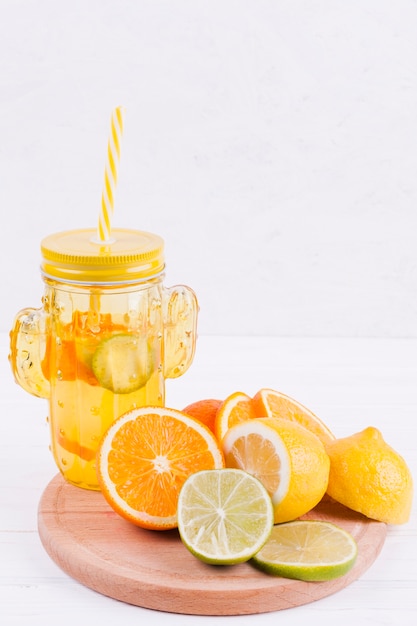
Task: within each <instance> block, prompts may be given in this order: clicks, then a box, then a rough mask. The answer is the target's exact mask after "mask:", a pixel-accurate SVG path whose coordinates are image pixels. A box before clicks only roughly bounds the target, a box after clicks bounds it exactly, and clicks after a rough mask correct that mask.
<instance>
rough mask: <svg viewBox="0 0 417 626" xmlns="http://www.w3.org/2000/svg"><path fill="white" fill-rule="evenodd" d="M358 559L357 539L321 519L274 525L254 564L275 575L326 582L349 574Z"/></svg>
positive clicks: (253, 561)
mask: <svg viewBox="0 0 417 626" xmlns="http://www.w3.org/2000/svg"><path fill="white" fill-rule="evenodd" d="M356 556H357V545H356V542H355V540H354V538H353V537H352V535H350V534H349V533H348V532H346V531H345V530H343V529H342V528H340V527H339V526H336V525H335V524H332V523H330V522H323V521H319V520H296V521H294V522H287V523H284V524H278V525H276V526H274V528H273V530H272V533H271V535H270V537H269V539H268V541H267V542H266V543H265V545H264V546H263V547H262V548H261V549H260V550H259V552H258V553H257V554H255V556H254V557H253V559H252V563H253V564H254V565H255V566H256V567H258V568H259V569H261V570H263V571H264V572H267V573H268V574H273V575H275V576H282V577H284V578H296V579H298V580H306V581H324V580H332V579H333V578H338V577H339V576H343V575H344V574H346V573H347V572H348V571H349V570H350V569H351V568H352V567H353V565H354V563H355V560H356Z"/></svg>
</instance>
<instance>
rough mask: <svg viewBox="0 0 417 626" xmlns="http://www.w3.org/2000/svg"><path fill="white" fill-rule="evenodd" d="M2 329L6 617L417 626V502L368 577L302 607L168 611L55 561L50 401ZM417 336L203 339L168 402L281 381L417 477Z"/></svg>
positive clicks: (1, 586)
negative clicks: (46, 535) (45, 509)
mask: <svg viewBox="0 0 417 626" xmlns="http://www.w3.org/2000/svg"><path fill="white" fill-rule="evenodd" d="M7 354H8V336H7V334H6V333H2V334H0V380H1V387H0V389H1V393H0V407H1V420H0V541H1V550H0V624H1V625H2V626H3V625H4V626H16V625H18V626H26V625H28V626H29V625H30V626H57V625H59V626H64V625H66V624H87V623H93V621H95V620H96V619H99V623H100V626H106V625H109V626H110V625H111V626H114V624H115V623H117V624H123V626H129V625H130V624H132V625H133V624H134V625H136V624H140V623H141V624H144V623H146V624H147V625H149V626H151V625H152V624H158V625H160V626H164V625H165V624H169V625H170V626H171V625H175V624H178V625H181V626H188V625H191V624H192V625H197V626H198V625H200V624H201V626H209V625H210V626H211V625H214V624H218V625H219V626H220V625H221V624H224V625H226V624H227V625H228V626H229V625H232V624H236V623H239V625H240V626H244V625H248V626H252V625H253V626H255V624H256V626H263V625H264V624H281V623H284V622H285V624H286V626H291V625H293V624H300V625H301V624H302V625H304V624H305V623H306V621H310V620H314V623H318V624H321V625H323V626H324V625H326V624H328V625H332V626H334V625H335V624H336V623H337V624H338V626H342V625H344V624H349V626H351V625H352V624H358V626H365V625H366V624H381V625H387V624H393V625H394V624H401V626H407V625H411V624H413V625H414V624H415V623H416V618H417V505H416V503H414V507H413V513H412V518H411V520H410V522H409V523H408V524H406V525H404V526H398V527H389V529H388V535H387V539H386V542H385V544H384V547H383V549H382V552H381V554H380V555H379V557H378V558H377V560H376V561H375V562H374V563H373V565H372V566H371V567H370V568H369V569H368V570H367V571H366V573H365V574H364V575H363V576H362V577H361V578H360V579H359V580H357V581H356V582H354V583H353V584H351V585H350V586H349V587H347V588H346V589H344V590H343V591H340V592H338V593H336V594H334V595H332V596H329V597H327V598H324V599H322V600H319V601H317V602H314V603H312V604H307V605H304V606H302V607H298V608H295V609H289V610H285V611H280V612H275V613H262V614H257V615H247V616H236V617H235V616H232V617H210V616H209V617H197V616H183V615H177V614H174V613H163V612H160V611H152V610H148V609H142V608H139V607H135V606H130V605H127V604H123V603H121V602H118V601H116V600H112V599H111V598H108V597H105V596H102V595H101V594H98V593H96V592H94V591H92V590H90V589H89V588H86V587H84V586H83V585H81V584H79V583H78V582H76V581H75V580H73V579H72V578H70V577H69V576H67V575H66V574H65V573H64V572H62V571H61V570H60V569H59V568H58V566H57V565H56V564H55V563H54V562H53V561H52V560H51V559H50V558H49V556H48V555H47V554H46V552H45V550H44V549H43V547H42V545H41V543H40V540H39V536H38V530H37V507H38V503H39V500H40V497H41V494H42V492H43V490H44V489H45V487H46V485H47V484H48V483H49V481H50V480H51V479H52V478H53V477H54V476H55V475H56V473H57V471H56V469H55V466H54V463H53V461H52V458H51V456H50V453H49V450H48V444H49V435H48V430H47V426H46V421H45V418H46V415H47V406H46V402H45V401H43V400H39V399H37V398H34V397H32V396H30V395H28V394H27V393H25V392H24V391H23V390H22V389H20V387H18V386H17V385H16V384H15V383H14V381H13V378H12V375H11V371H10V368H9V364H8V362H7ZM416 357H417V340H415V339H413V340H407V339H399V340H394V339H390V340H382V339H303V338H299V339H291V338H287V339H281V338H268V337H200V338H199V342H198V349H197V355H196V358H195V361H194V364H193V365H192V367H191V369H190V370H189V372H187V373H186V374H185V375H184V376H183V377H182V378H180V379H177V380H173V381H168V384H167V405H168V406H173V407H175V408H182V407H184V406H185V405H186V404H189V403H190V402H192V401H194V400H197V399H201V398H208V397H217V398H223V397H225V396H226V395H228V394H229V393H231V392H233V391H237V390H241V391H245V392H246V393H248V394H251V395H253V394H254V393H255V392H256V391H257V390H258V389H260V388H261V387H272V388H274V389H277V390H280V391H283V392H285V393H287V394H288V395H291V396H293V397H295V398H296V399H298V400H299V401H300V402H302V403H303V404H305V405H306V406H308V407H309V408H310V409H311V410H312V411H314V412H315V413H316V414H317V415H318V416H319V417H321V418H322V419H323V420H324V421H325V422H326V423H327V424H328V425H329V427H330V428H331V429H332V430H333V432H334V433H335V434H336V436H345V435H348V434H351V433H353V432H356V431H359V430H361V429H362V428H365V427H366V426H368V425H374V426H376V427H378V428H379V429H380V430H381V432H382V434H383V435H384V438H385V439H386V441H387V442H388V443H389V444H390V445H391V446H393V447H394V448H395V449H396V450H397V451H398V452H400V453H401V454H402V456H404V458H405V459H406V461H407V463H408V464H409V466H410V469H411V471H412V473H413V476H414V477H417V359H416Z"/></svg>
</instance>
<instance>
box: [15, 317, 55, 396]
mask: <svg viewBox="0 0 417 626" xmlns="http://www.w3.org/2000/svg"><path fill="white" fill-rule="evenodd" d="M45 347H46V334H45V314H44V311H43V309H31V308H27V309H22V310H21V311H19V313H18V314H17V315H16V317H15V320H14V325H13V328H12V330H11V331H10V353H9V362H10V365H11V368H12V372H13V375H14V378H15V380H16V382H17V383H18V384H19V385H20V386H21V387H22V388H23V389H24V390H25V391H27V392H29V393H31V394H32V395H34V396H37V397H38V398H48V397H49V381H48V380H47V379H46V377H45V376H44V373H43V371H42V356H43V355H44V354H45Z"/></svg>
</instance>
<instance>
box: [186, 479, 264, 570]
mask: <svg viewBox="0 0 417 626" xmlns="http://www.w3.org/2000/svg"><path fill="white" fill-rule="evenodd" d="M177 521H178V530H179V533H180V537H181V539H182V541H183V543H184V544H185V546H186V547H187V548H188V549H189V550H190V552H192V554H194V555H195V556H196V557H198V558H199V559H201V560H202V561H205V562H206V563H213V564H218V565H226V564H227V565H231V564H235V563H242V562H244V561H248V560H249V559H250V558H251V557H252V556H253V555H254V554H255V553H256V552H258V550H259V549H260V548H261V547H262V546H263V544H264V543H265V541H266V540H267V539H268V537H269V535H270V533H271V530H272V526H273V523H274V522H273V521H274V514H273V507H272V502H271V498H270V496H269V494H268V492H267V491H266V489H265V487H264V486H263V485H262V483H261V482H260V481H259V480H258V479H257V478H255V477H254V476H251V475H250V474H248V473H247V472H245V471H243V470H240V469H229V468H225V469H218V470H203V471H200V472H195V473H194V474H191V475H190V476H189V478H187V480H186V481H185V483H184V484H183V486H182V489H181V491H180V495H179V499H178V509H177Z"/></svg>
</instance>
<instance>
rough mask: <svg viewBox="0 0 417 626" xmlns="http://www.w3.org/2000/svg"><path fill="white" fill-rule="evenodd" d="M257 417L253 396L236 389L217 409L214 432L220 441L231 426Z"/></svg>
mask: <svg viewBox="0 0 417 626" xmlns="http://www.w3.org/2000/svg"><path fill="white" fill-rule="evenodd" d="M255 417H257V414H256V412H255V409H254V406H253V403H252V398H251V397H250V396H248V395H247V394H246V393H243V391H235V392H234V393H232V394H230V396H228V397H227V398H226V399H225V400H224V401H223V402H222V404H221V406H220V407H219V410H218V411H217V415H216V421H215V425H214V432H215V434H216V437H217V439H218V441H219V442H221V440H222V439H223V437H224V436H225V434H226V433H227V431H228V430H229V428H231V427H232V426H234V425H235V424H239V423H240V422H246V421H247V420H249V419H253V418H255Z"/></svg>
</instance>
